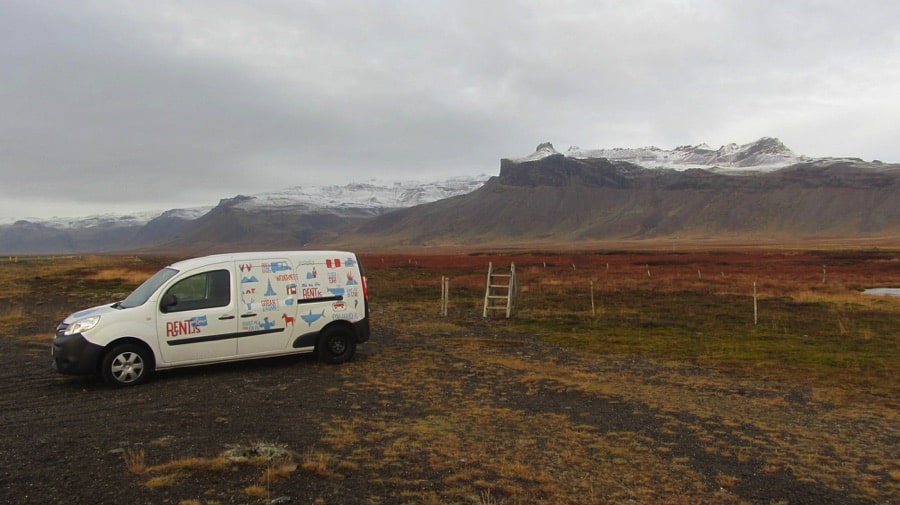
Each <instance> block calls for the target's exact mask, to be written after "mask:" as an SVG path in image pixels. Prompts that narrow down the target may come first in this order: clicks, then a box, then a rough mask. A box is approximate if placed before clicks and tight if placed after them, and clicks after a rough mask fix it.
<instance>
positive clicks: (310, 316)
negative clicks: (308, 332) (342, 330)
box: [300, 309, 325, 326]
mask: <svg viewBox="0 0 900 505" xmlns="http://www.w3.org/2000/svg"><path fill="white" fill-rule="evenodd" d="M323 317H325V309H322V313H321V314H313V312H312V309H310V311H309V314H306V315H301V316H300V319H303V320H304V321H306V324H307V325H309V326H312V324H313V323H314V322H316V321H318V320H319V319H321V318H323Z"/></svg>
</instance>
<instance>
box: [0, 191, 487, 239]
mask: <svg viewBox="0 0 900 505" xmlns="http://www.w3.org/2000/svg"><path fill="white" fill-rule="evenodd" d="M488 178H489V177H488V176H487V175H477V176H462V177H454V178H450V179H446V180H441V181H427V182H422V181H408V180H407V181H379V180H374V179H373V180H368V181H364V182H357V183H352V184H347V185H344V186H334V185H332V186H303V187H299V186H298V187H293V188H287V189H283V190H279V191H274V192H268V193H259V194H254V195H237V196H235V197H232V198H224V199H222V200H220V201H219V202H218V204H217V205H212V206H198V207H191V208H184V209H170V210H166V211H159V210H157V211H147V212H141V213H131V214H127V215H115V214H104V215H94V216H86V217H63V218H51V219H22V220H18V221H16V222H14V223H0V254H34V253H40V254H44V253H61V252H66V253H68V252H81V251H94V252H100V251H111V250H122V249H134V248H141V247H149V246H153V245H154V244H159V243H167V242H169V241H171V240H174V239H175V238H176V237H177V236H179V234H182V235H187V236H191V237H193V238H199V237H201V236H207V235H212V234H213V233H210V232H209V231H208V230H210V229H211V230H213V232H215V231H221V230H226V229H228V228H234V227H235V226H239V225H240V224H241V223H240V221H242V220H259V219H268V217H267V216H272V215H275V214H277V215H278V216H279V217H278V218H279V219H282V220H284V219H288V220H291V219H294V220H300V221H302V220H303V219H307V220H308V221H309V222H310V223H313V224H308V225H307V224H300V225H298V224H297V223H295V222H291V224H289V225H288V224H284V223H282V226H281V227H280V228H283V227H291V226H300V227H301V228H302V227H304V226H306V227H313V228H315V227H316V226H322V227H331V228H336V227H337V223H339V222H341V221H342V220H347V219H349V220H353V219H360V218H366V217H371V216H374V215H380V214H383V213H386V212H389V211H391V210H394V209H398V208H404V207H411V206H414V205H419V204H423V203H429V202H434V201H437V200H442V199H445V198H449V197H452V196H457V195H463V194H466V193H469V192H471V191H474V190H475V189H478V188H479V187H481V186H482V185H483V184H484V183H485V181H487V180H488ZM238 215H240V216H241V217H240V218H238V217H237V216H238ZM251 215H253V216H257V217H250V216H251ZM287 215H289V216H293V217H291V218H286V217H285V216H287ZM303 216H318V217H315V218H313V217H309V218H305V217H303ZM325 216H327V217H325ZM243 226H244V228H245V229H244V230H243V231H242V232H241V233H243V234H245V235H249V234H250V233H251V231H252V230H251V229H252V226H247V225H246V223H243ZM259 228H266V227H265V226H259ZM268 228H271V226H269V227H268ZM280 228H279V229H280ZM301 235H302V234H301Z"/></svg>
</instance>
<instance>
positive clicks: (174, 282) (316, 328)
mask: <svg viewBox="0 0 900 505" xmlns="http://www.w3.org/2000/svg"><path fill="white" fill-rule="evenodd" d="M369 333H370V331H369V307H368V291H367V288H366V278H365V276H364V275H363V269H362V266H361V265H360V263H359V259H358V258H357V257H356V254H354V253H351V252H345V251H283V252H255V253H236V254H218V255H213V256H205V257H202V258H194V259H189V260H184V261H179V262H177V263H173V264H172V265H171V266H168V267H166V268H163V269H162V270H160V271H159V272H157V273H156V274H155V275H153V277H151V278H149V279H147V281H145V282H144V283H143V284H141V285H140V286H139V287H138V288H137V289H135V290H134V291H133V292H132V293H131V294H130V295H128V297H127V298H125V299H124V300H122V301H119V302H116V303H114V304H112V305H101V306H99V307H94V308H91V309H87V310H82V311H80V312H76V313H74V314H72V315H70V316H69V317H67V318H66V319H65V320H64V321H63V322H62V323H60V324H59V326H57V328H56V336H55V337H54V338H53V345H52V349H51V353H52V356H53V368H54V369H56V371H58V372H60V373H64V374H73V375H81V374H99V375H100V376H102V377H103V379H104V380H105V381H106V382H107V383H109V384H111V385H114V386H133V385H136V384H139V383H142V382H144V381H146V380H148V379H149V378H150V377H151V376H152V375H153V373H154V372H155V371H156V370H162V369H166V368H176V367H183V366H192V365H201V364H207V363H219V362H224V361H236V360H243V359H249V358H263V357H269V356H278V355H284V354H294V353H311V352H315V353H316V354H317V356H318V358H319V359H320V360H322V361H325V362H328V363H342V362H344V361H347V360H349V359H350V358H351V357H352V356H353V354H354V352H355V350H356V345H357V344H358V343H362V342H365V341H367V340H368V339H369Z"/></svg>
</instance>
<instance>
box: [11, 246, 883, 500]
mask: <svg viewBox="0 0 900 505" xmlns="http://www.w3.org/2000/svg"><path fill="white" fill-rule="evenodd" d="M360 257H361V260H362V263H363V265H364V267H365V268H366V276H367V279H368V285H369V292H370V303H371V309H372V327H373V337H372V341H371V342H368V343H366V344H363V345H361V346H360V347H359V349H358V352H357V355H356V357H355V358H354V360H352V361H351V362H349V363H346V364H344V365H340V366H328V365H322V364H319V363H316V362H315V361H313V360H312V359H310V358H308V357H288V358H275V359H267V360H259V361H253V362H244V363H239V364H227V365H214V366H206V367H198V368H192V369H181V370H176V371H170V372H164V373H160V374H159V375H158V376H157V378H156V379H155V380H154V381H152V382H150V383H148V384H146V385H143V386H139V387H135V388H126V389H112V388H109V387H108V386H106V385H104V384H103V383H102V382H101V381H100V380H99V379H96V378H80V377H66V376H60V375H57V374H55V373H54V372H53V371H52V369H51V366H50V356H49V346H50V340H51V338H52V333H53V328H54V327H55V325H56V323H57V322H58V321H59V320H61V319H62V318H63V317H64V316H65V315H67V314H69V313H71V312H73V311H75V310H78V309H81V308H85V307H89V306H93V305H98V304H102V303H107V302H110V303H111V302H113V301H115V300H117V299H120V298H121V297H123V296H124V295H125V294H127V293H128V292H129V291H130V290H131V289H133V288H134V287H136V286H137V285H138V284H139V283H140V282H141V281H142V280H143V279H145V278H146V277H148V276H149V275H151V274H152V273H153V272H154V271H155V270H157V269H158V268H160V267H162V266H164V265H165V264H167V263H169V262H170V261H171V260H174V259H177V258H163V257H155V256H154V257H140V256H79V257H49V258H48V257H45V258H8V259H6V260H5V261H2V262H0V285H2V286H3V290H2V292H0V374H2V381H0V392H2V393H0V426H2V429H3V433H4V435H3V437H2V439H0V440H2V441H0V502H4V503H35V504H37V503H41V504H46V503H114V502H130V503H148V504H150V503H153V504H159V503H170V504H179V505H195V504H202V505H214V504H225V503H247V504H263V503H273V502H274V503H279V502H280V503H288V500H290V501H289V503H314V504H395V503H397V504H401V503H402V504H405V503H409V504H414V503H416V504H418V503H423V504H445V503H446V504H479V505H487V504H531V503H548V504H550V503H552V504H593V503H662V502H666V503H698V504H699V503H704V504H706V503H714V504H757V503H759V504H830V503H831V504H857V503H858V504H870V503H897V502H898V501H900V374H897V370H898V369H900V334H898V333H900V332H898V330H900V317H898V316H900V299H897V298H891V297H881V296H871V295H866V294H864V293H863V289H865V288H875V287H900V253H898V252H897V251H896V250H893V249H875V248H872V249H866V248H852V249H818V250H800V249H778V248H765V249H749V248H747V249H728V248H723V249H721V250H717V251H697V250H692V251H687V250H685V251H675V250H618V251H616V250H613V251H584V252H543V251H541V252H521V251H520V252H498V253H494V252H473V251H455V252H449V251H443V252H432V253H427V252H423V251H410V252H407V253H397V252H393V253H385V254H379V253H365V254H361V256H360ZM488 262H491V263H493V264H494V265H495V266H499V267H503V268H506V267H508V266H509V264H510V263H515V265H516V271H517V274H518V281H519V287H520V291H519V297H518V302H519V303H518V310H517V311H516V315H515V317H513V318H511V319H505V318H503V317H500V316H498V315H494V316H493V317H490V318H487V319H485V318H483V317H482V304H483V296H484V285H485V276H486V273H487V265H488ZM442 277H447V278H448V279H449V304H448V311H447V315H446V316H442V315H441V314H440V307H441V300H440V297H441V279H442Z"/></svg>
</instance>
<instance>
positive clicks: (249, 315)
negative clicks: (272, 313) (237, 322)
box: [241, 312, 256, 317]
mask: <svg viewBox="0 0 900 505" xmlns="http://www.w3.org/2000/svg"><path fill="white" fill-rule="evenodd" d="M241 317H256V312H248V313H246V314H241Z"/></svg>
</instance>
